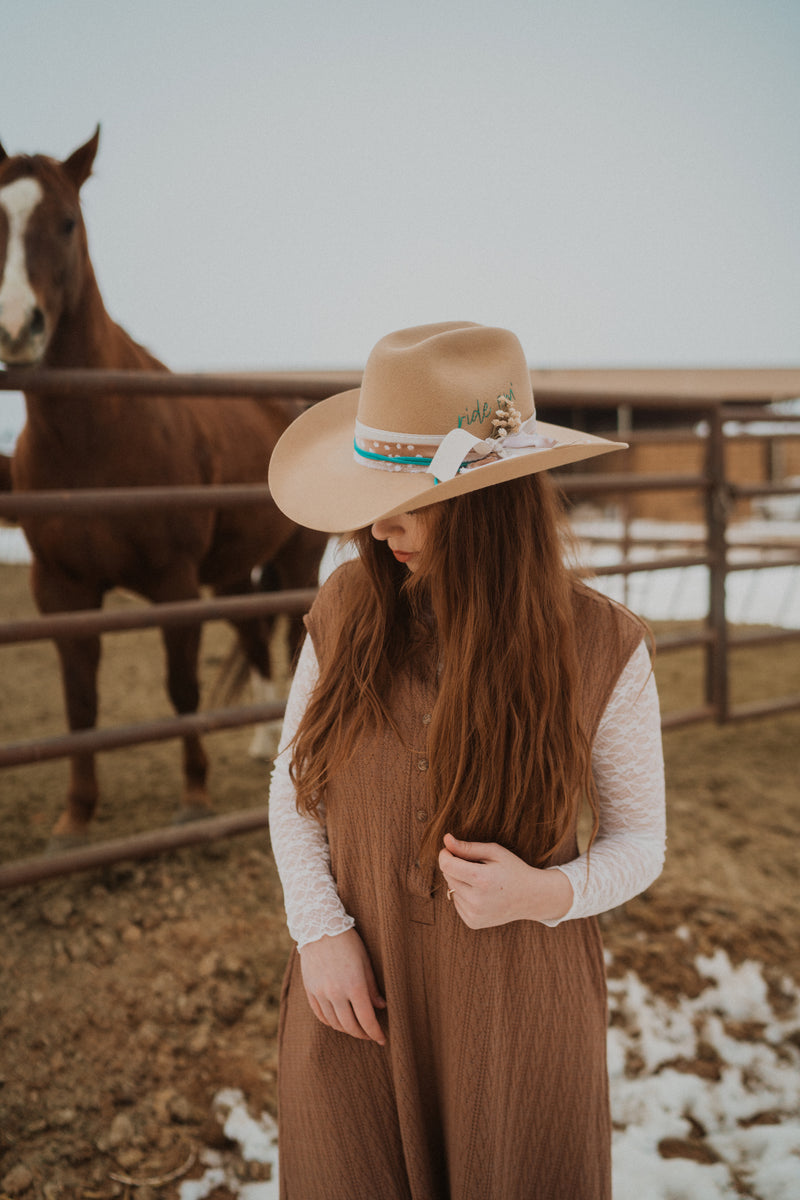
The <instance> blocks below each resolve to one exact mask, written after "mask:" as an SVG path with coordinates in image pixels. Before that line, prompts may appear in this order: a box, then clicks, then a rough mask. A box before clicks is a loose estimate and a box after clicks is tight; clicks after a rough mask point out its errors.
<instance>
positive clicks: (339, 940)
mask: <svg viewBox="0 0 800 1200" xmlns="http://www.w3.org/2000/svg"><path fill="white" fill-rule="evenodd" d="M300 969H301V972H302V975H303V985H304V987H305V989H306V995H307V996H308V1002H309V1004H310V1005H311V1009H312V1011H313V1013H314V1016H315V1017H317V1018H318V1019H319V1020H320V1021H321V1022H322V1024H323V1025H328V1026H330V1028H331V1029H337V1030H338V1031H339V1033H349V1034H350V1036H351V1037H355V1038H364V1039H371V1040H372V1041H373V1042H377V1043H378V1044H379V1045H381V1046H384V1045H385V1044H386V1038H385V1036H384V1033H383V1030H382V1029H381V1027H380V1025H379V1024H378V1018H377V1016H376V1014H375V1009H376V1008H386V1001H385V1000H384V998H383V996H382V995H381V994H380V992H379V991H378V985H377V984H376V982H375V975H374V973H373V970H372V963H371V962H370V961H369V955H368V954H367V951H366V947H365V946H364V943H363V942H362V940H361V938H360V937H359V935H358V934H357V933H356V931H355V929H348V930H347V931H346V932H345V933H337V934H336V935H335V936H334V937H330V936H328V935H326V936H325V937H321V938H319V940H318V941H316V942H308V943H307V944H306V945H305V946H303V949H302V950H301V951H300Z"/></svg>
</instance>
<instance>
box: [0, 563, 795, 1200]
mask: <svg viewBox="0 0 800 1200" xmlns="http://www.w3.org/2000/svg"><path fill="white" fill-rule="evenodd" d="M112 602H113V603H115V604H131V603H134V601H132V600H130V599H129V598H126V597H115V598H114V599H113V601H112ZM32 611H33V609H32V603H31V600H30V598H29V595H28V590H27V569H26V568H25V567H20V566H8V565H6V566H0V613H2V615H3V616H4V617H7V618H14V617H17V616H23V615H28V614H30V613H31V612H32ZM230 637H231V635H230V632H229V631H228V629H227V628H226V627H225V626H223V625H212V626H208V627H207V628H206V631H205V634H204V647H203V675H204V680H205V683H206V685H207V686H206V692H207V691H208V685H210V683H211V682H212V681H213V679H214V677H215V674H216V672H217V670H218V669H219V666H220V663H221V661H222V659H223V657H224V655H225V653H226V651H227V649H228V646H229V644H230ZM799 668H800V645H799V644H796V643H795V644H791V643H789V644H786V645H782V646H779V647H777V648H775V649H772V650H770V651H769V652H767V651H765V650H763V649H762V650H756V651H753V650H750V651H747V652H744V651H742V652H741V654H740V655H739V656H737V659H736V662H735V671H734V692H735V696H736V698H738V699H740V700H744V699H756V698H760V697H763V696H768V695H777V694H786V693H790V692H792V691H796V688H797V684H796V681H797V678H798V674H799V673H800V672H799ZM0 671H1V672H2V674H1V675H0V678H2V689H0V690H1V691H2V695H1V696H0V731H1V733H0V737H1V738H2V742H3V743H7V742H14V741H20V740H25V739H28V738H31V737H34V736H42V735H46V734H57V733H60V732H63V716H62V708H61V692H60V683H59V680H58V674H57V667H56V658H55V651H54V649H53V648H52V646H51V645H50V644H49V643H33V644H29V645H27V646H21V647H3V648H2V649H0ZM700 672H701V663H700V658H699V655H696V654H693V653H690V652H684V653H682V654H681V655H664V656H663V657H662V658H661V659H660V660H659V661H658V663H657V669H656V673H657V677H658V681H659V689H660V692H661V695H662V707H663V709H664V711H674V710H678V709H683V708H687V707H691V706H694V705H696V704H697V703H698V702H699V700H700V687H701V685H700V678H701V674H700ZM162 677H163V666H162V660H161V654H160V645H159V640H158V635H157V634H156V633H155V632H144V633H135V634H117V635H109V636H107V637H106V639H105V642H104V659H103V665H102V675H101V695H102V702H101V709H102V715H101V723H102V724H104V725H107V726H112V725H118V724H124V723H128V722H132V721H141V720H144V719H147V718H150V717H152V716H157V715H160V714H164V715H167V714H168V712H169V708H168V704H167V700H166V697H165V696H164V694H163V689H162V684H161V681H162ZM249 741H250V733H249V731H248V730H237V731H232V732H226V733H219V734H214V735H212V736H211V737H209V739H208V743H207V748H208V750H209V752H210V757H211V760H212V768H213V774H212V778H211V783H212V790H213V795H214V803H215V806H216V809H217V811H218V812H220V813H222V812H229V811H237V810H240V809H244V808H250V807H254V806H260V805H262V804H263V803H264V801H265V797H266V789H267V781H268V767H267V765H265V764H264V763H261V762H257V761H254V760H253V759H251V758H250V757H249V756H248V753H247V748H248V745H249ZM798 744H800V713H795V714H791V715H783V716H780V717H773V718H769V719H761V720H758V721H749V722H746V723H742V724H737V725H731V726H728V727H726V728H722V729H718V728H716V727H714V726H711V725H699V726H694V727H689V728H686V729H683V730H675V731H671V732H667V733H666V735H665V752H666V759H667V779H668V799H669V851H668V860H667V866H666V869H665V871H664V874H663V875H662V877H661V878H660V879H659V880H658V882H657V883H656V884H655V885H654V886H653V887H652V888H651V889H650V890H649V891H648V892H647V893H646V894H645V895H644V896H642V897H639V898H638V899H636V900H634V901H632V902H631V903H629V904H628V905H626V906H625V907H624V909H620V910H617V911H615V912H614V913H611V914H608V915H606V916H605V917H604V918H603V927H604V935H605V940H606V945H607V948H608V949H609V950H610V952H611V954H612V956H613V960H612V965H611V967H610V970H611V972H612V973H614V974H619V973H623V972H624V971H626V970H628V969H632V970H635V971H636V972H637V973H638V974H639V975H640V977H641V978H642V979H643V980H644V981H645V982H646V983H647V984H648V986H649V987H651V988H653V989H656V990H658V991H659V992H660V993H661V994H662V995H664V996H667V997H673V998H676V997H678V996H680V995H696V994H698V992H699V991H700V990H701V989H702V987H703V980H702V979H701V977H700V976H699V975H698V972H697V970H696V968H695V966H694V960H695V957H696V955H697V954H698V953H699V952H703V953H710V952H712V951H713V949H715V948H717V947H724V948H725V949H726V950H727V951H728V953H729V954H730V956H731V958H732V959H733V961H734V962H740V961H742V960H744V959H754V960H757V961H758V962H760V963H762V964H763V965H764V971H765V975H766V977H767V979H768V980H769V981H770V984H771V989H772V990H771V994H772V999H773V1002H774V1004H775V1006H776V1009H777V1010H780V1007H781V998H782V990H781V980H782V979H783V978H785V977H786V976H787V975H790V976H793V977H794V979H796V980H800V896H798V888H797V835H798V832H799V831H800V812H799V811H798V786H797V785H798V769H797V768H798V753H797V746H798ZM65 778H66V764H65V762H63V761H55V762H52V763H42V764H38V765H35V766H25V767H20V768H15V769H7V770H5V771H0V846H1V847H2V850H1V851H0V857H2V860H3V861H4V862H10V861H13V860H16V859H20V858H25V857H29V856H31V855H35V854H38V853H40V852H41V851H42V850H43V848H44V846H45V843H46V840H47V835H48V832H49V829H50V826H51V825H52V823H53V822H54V820H55V818H56V816H57V814H58V811H59V807H60V804H61V801H62V798H63V794H64V788H65ZM100 779H101V786H102V789H103V798H102V802H101V808H100V811H99V813H98V816H97V819H96V822H95V830H94V838H95V839H96V840H105V839H107V838H111V837H119V836H124V835H126V834H129V833H133V832H136V831H139V830H145V829H151V828H154V827H156V826H159V825H164V824H168V823H169V822H170V819H171V816H172V814H173V812H174V810H175V808H176V807H177V804H178V799H179V795H180V769H179V751H178V747H177V745H176V744H175V743H173V742H168V743H161V744H153V745H151V746H145V747H141V748H136V749H133V750H118V751H113V752H111V753H108V754H106V755H104V756H103V757H102V758H101V759H100ZM0 921H2V928H3V932H4V937H3V944H2V953H0V1114H2V1120H1V1121H0V1197H1V1196H2V1195H3V1194H5V1195H14V1196H16V1195H22V1196H25V1197H31V1198H32V1197H37V1198H38V1197H44V1198H46V1200H58V1198H61V1197H64V1198H67V1197H69V1198H71V1197H84V1198H86V1200H105V1198H106V1197H108V1198H111V1197H117V1196H125V1195H130V1196H134V1195H135V1196H136V1197H138V1198H139V1200H151V1198H152V1197H155V1196H158V1197H166V1198H167V1200H169V1198H172V1197H176V1196H177V1194H178V1193H177V1187H178V1184H177V1182H160V1181H161V1180H164V1179H165V1177H166V1176H168V1175H169V1174H170V1173H172V1172H174V1171H176V1170H177V1169H178V1168H180V1167H181V1165H182V1164H186V1163H187V1162H189V1161H190V1159H192V1158H193V1157H194V1156H196V1155H197V1154H199V1152H200V1151H201V1150H202V1148H203V1147H204V1146H213V1147H217V1148H218V1149H221V1150H223V1151H225V1152H226V1153H228V1154H229V1155H230V1156H231V1158H232V1159H233V1160H235V1161H234V1166H235V1167H236V1170H237V1172H238V1174H239V1176H240V1177H241V1178H242V1179H243V1180H246V1179H250V1178H254V1177H256V1176H257V1174H258V1170H259V1168H258V1166H257V1164H248V1163H245V1162H244V1161H240V1160H238V1159H236V1153H237V1152H236V1149H235V1147H234V1146H233V1145H232V1144H227V1143H226V1142H225V1139H224V1137H223V1135H222V1133H221V1130H220V1127H219V1126H218V1125H217V1123H216V1119H215V1118H214V1116H213V1113H212V1106H211V1101H212V1098H213V1096H214V1095H215V1093H216V1092H217V1091H218V1090H219V1089H220V1088H222V1087H234V1088H240V1089H241V1090H242V1092H243V1093H244V1095H245V1097H246V1098H247V1101H248V1104H249V1106H250V1109H251V1111H252V1112H253V1113H255V1114H257V1113H259V1112H260V1111H262V1110H264V1109H265V1110H268V1111H270V1112H272V1113H274V1112H275V1078H276V1044H275V1035H276V1026H277V1016H278V996H279V989H280V982H281V976H282V973H283V968H284V963H285V960H286V956H287V953H288V950H289V939H288V936H287V934H286V932H285V929H284V927H283V912H282V907H281V893H280V887H279V884H278V880H277V877H276V873H275V867H274V863H273V860H272V857H271V854H270V850H269V843H268V838H267V834H266V832H264V833H263V834H262V833H256V834H248V835H246V836H243V837H238V838H233V839H230V840H228V841H226V842H223V843H219V844H217V845H214V846H209V847H205V848H198V849H191V850H182V851H178V852H174V853H171V854H169V855H165V856H162V857H160V858H156V859H152V860H149V861H147V862H143V863H123V864H119V865H116V866H112V867H107V868H102V869H97V870H93V871H90V872H86V873H84V874H80V875H75V876H72V877H68V878H62V879H56V880H51V881H48V882H45V883H43V884H40V885H38V886H25V887H19V888H16V889H11V890H8V891H5V892H0ZM679 930H681V933H680V934H679V933H678V931H679ZM199 1174H201V1168H200V1166H199V1165H196V1166H194V1167H189V1169H188V1171H187V1172H186V1174H185V1176H184V1177H186V1178H191V1177H192V1176H193V1175H199ZM115 1176H116V1177H117V1178H115ZM125 1180H128V1182H125ZM131 1181H135V1185H134V1183H133V1182H131ZM148 1181H149V1182H148ZM229 1195H230V1193H229V1192H227V1191H224V1190H221V1189H218V1190H217V1191H216V1192H215V1193H214V1196H215V1198H216V1200H222V1198H223V1197H226V1196H229Z"/></svg>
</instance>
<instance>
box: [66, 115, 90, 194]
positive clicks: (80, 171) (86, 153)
mask: <svg viewBox="0 0 800 1200" xmlns="http://www.w3.org/2000/svg"><path fill="white" fill-rule="evenodd" d="M99 144H100V126H99V125H98V126H97V128H96V129H95V131H94V133H93V134H92V136H91V137H90V138H89V140H88V142H86V144H85V145H83V146H80V147H79V148H78V149H77V150H73V152H72V154H70V156H69V158H65V159H64V161H63V163H62V164H61V165H62V167H63V168H64V170H65V171H66V173H67V175H68V176H69V177H70V179H71V180H72V182H73V183H74V184H75V187H76V188H77V189H78V191H80V189H81V188H82V187H83V185H84V184H85V183H86V180H87V179H88V178H89V176H90V175H91V173H92V163H93V162H94V156H95V154H97V147H98V145H99Z"/></svg>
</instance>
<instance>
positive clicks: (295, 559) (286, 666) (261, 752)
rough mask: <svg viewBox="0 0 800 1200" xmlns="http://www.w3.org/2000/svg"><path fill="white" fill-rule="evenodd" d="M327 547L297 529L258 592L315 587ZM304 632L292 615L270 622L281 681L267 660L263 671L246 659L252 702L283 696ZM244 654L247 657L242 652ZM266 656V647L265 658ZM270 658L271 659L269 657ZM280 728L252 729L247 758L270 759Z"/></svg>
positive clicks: (319, 537) (278, 724) (317, 536)
mask: <svg viewBox="0 0 800 1200" xmlns="http://www.w3.org/2000/svg"><path fill="white" fill-rule="evenodd" d="M327 544H328V535H327V534H322V533H318V532H317V531H315V530H313V529H303V528H301V527H300V526H298V527H297V529H296V530H295V532H294V533H293V534H292V536H291V537H290V538H289V540H288V541H287V542H285V543H284V545H283V546H282V547H281V548H280V550H279V551H278V553H277V554H276V555H275V556H274V558H273V559H272V561H271V562H269V563H268V564H267V565H266V566H265V567H264V570H263V573H262V584H261V586H262V589H263V590H264V591H271V592H274V591H288V590H290V589H292V590H293V589H295V588H310V587H316V586H317V584H318V583H319V566H320V560H321V558H322V555H323V553H324V551H325V547H326V545H327ZM304 632H305V626H304V624H303V618H302V617H301V616H298V615H296V614H295V615H291V616H287V617H279V618H277V620H273V621H271V622H270V634H273V633H274V635H275V637H276V638H277V637H279V636H280V637H281V638H282V640H283V641H284V642H285V649H284V652H283V654H279V655H278V656H277V657H278V658H279V659H280V660H281V661H280V675H281V680H280V682H278V681H277V680H276V679H275V678H274V675H275V671H274V666H275V665H276V664H273V663H272V661H271V660H270V658H269V657H268V658H267V664H266V669H265V670H263V669H261V668H260V667H259V665H258V663H257V662H255V661H254V659H253V658H252V657H250V656H249V655H248V657H249V658H250V662H251V665H252V666H253V668H254V669H253V670H252V671H251V684H252V690H253V696H254V699H256V700H257V701H259V702H264V703H266V702H268V701H270V700H277V699H279V697H280V693H281V692H285V690H286V687H285V685H286V681H287V680H289V679H290V678H291V676H292V672H293V670H294V666H295V663H296V661H297V655H298V653H299V651H300V644H301V642H302V639H303V634H304ZM240 636H241V635H240ZM274 649H275V646H274V644H273V646H272V650H273V651H274ZM245 653H247V649H246V648H245ZM269 653H270V647H269V645H268V646H267V655H268V656H269ZM273 657H275V656H274V655H273ZM282 685H283V686H282ZM282 728H283V721H282V720H275V721H267V722H265V723H264V724H262V725H258V726H256V728H255V731H254V734H253V740H252V742H251V744H250V754H251V755H252V756H253V757H254V758H274V757H275V754H276V753H277V750H278V744H279V741H280V735H281V730H282Z"/></svg>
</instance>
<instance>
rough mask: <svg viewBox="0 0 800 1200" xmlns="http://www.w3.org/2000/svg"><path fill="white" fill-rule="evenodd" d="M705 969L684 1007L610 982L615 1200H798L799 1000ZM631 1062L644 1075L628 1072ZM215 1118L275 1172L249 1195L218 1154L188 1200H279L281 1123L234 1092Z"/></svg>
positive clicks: (788, 988)
mask: <svg viewBox="0 0 800 1200" xmlns="http://www.w3.org/2000/svg"><path fill="white" fill-rule="evenodd" d="M695 965H696V967H697V969H698V971H699V973H700V974H701V975H702V976H703V977H704V978H705V979H707V980H708V986H707V987H706V988H704V990H703V991H702V992H701V993H700V995H699V996H697V997H695V998H693V999H690V998H687V997H684V998H682V999H680V1000H679V1001H678V1003H676V1004H670V1003H668V1002H667V1001H666V1000H663V999H662V998H661V997H659V996H655V995H653V994H652V993H651V992H650V990H649V989H648V988H647V987H646V986H645V985H644V984H643V983H642V981H641V980H640V979H639V978H638V977H637V976H636V975H635V974H633V973H632V972H628V974H626V975H625V976H624V978H622V979H610V980H609V986H608V990H609V1009H610V1015H611V1025H610V1027H609V1031H608V1068H609V1079H610V1085H611V1112H612V1119H613V1122H614V1135H613V1147H612V1154H613V1177H614V1197H615V1200H643V1197H645V1198H646V1200H734V1198H735V1197H737V1196H740V1195H741V1194H742V1193H741V1185H742V1184H744V1185H746V1187H747V1188H748V1189H749V1190H748V1191H747V1193H746V1194H747V1195H749V1196H751V1197H753V1198H754V1200H797V1197H798V1196H800V1047H799V1046H798V1036H797V1035H798V1027H799V1026H800V994H798V991H797V988H796V987H795V986H794V984H793V983H791V981H789V980H788V979H787V980H785V981H784V984H783V989H784V992H785V994H786V999H787V1007H788V1009H789V1011H788V1014H787V1015H785V1016H782V1017H777V1016H776V1015H775V1013H774V1012H773V1009H772V1006H771V1004H770V1000H769V994H768V989H767V985H766V981H765V980H764V977H763V975H762V972H761V968H760V966H759V965H758V964H757V963H753V962H745V963H742V964H741V965H739V966H734V965H733V964H732V963H731V961H730V959H729V958H728V956H727V954H725V953H724V951H722V950H717V951H716V952H715V953H714V954H713V955H710V956H707V957H703V956H698V958H697V959H696V960H695ZM732 1022H749V1023H751V1024H750V1025H749V1026H748V1032H749V1033H750V1037H749V1039H745V1038H744V1037H734V1036H733V1032H732V1029H731V1025H730V1024H729V1023H732ZM726 1025H727V1028H726ZM701 1043H702V1047H701ZM709 1047H710V1048H711V1051H712V1052H713V1053H715V1054H716V1055H717V1056H718V1060H719V1066H720V1069H719V1072H718V1074H719V1078H713V1077H712V1078H708V1077H706V1076H705V1075H701V1074H698V1073H695V1072H693V1071H692V1070H691V1069H690V1065H691V1063H692V1062H693V1061H695V1060H697V1059H699V1058H700V1057H701V1053H700V1052H701V1049H702V1050H703V1055H704V1058H705V1060H706V1061H707V1060H708V1053H709V1050H708V1048H709ZM632 1059H633V1060H635V1062H636V1064H638V1065H637V1066H636V1067H630V1068H629V1067H628V1063H629V1061H631V1060H632ZM687 1067H688V1068H689V1069H687ZM712 1074H713V1073H712ZM215 1108H216V1110H217V1112H218V1114H219V1115H220V1118H221V1119H222V1120H223V1121H224V1131H225V1134H226V1136H227V1137H229V1138H231V1139H232V1140H234V1141H236V1142H237V1143H238V1144H239V1147H240V1154H241V1157H242V1158H243V1159H244V1160H245V1161H256V1162H269V1163H271V1164H272V1178H271V1179H270V1180H269V1182H267V1183H243V1182H241V1181H240V1180H238V1179H237V1178H236V1176H235V1174H234V1173H233V1171H232V1170H230V1169H226V1167H225V1166H224V1164H223V1161H222V1157H221V1156H220V1155H219V1154H216V1153H212V1152H207V1153H206V1155H205V1157H204V1159H203V1163H204V1165H205V1166H206V1168H207V1169H206V1173H205V1175H204V1176H203V1178H202V1179H199V1180H187V1181H185V1182H184V1183H183V1184H181V1187H180V1200H204V1197H206V1196H208V1195H209V1194H210V1193H211V1192H212V1191H213V1190H214V1188H215V1187H223V1186H224V1187H226V1188H227V1189H228V1190H229V1191H230V1192H231V1193H232V1194H233V1195H234V1196H237V1197H238V1198H239V1200H277V1196H278V1154H277V1129H276V1126H275V1123H274V1121H273V1120H272V1118H271V1117H270V1116H269V1115H268V1114H266V1113H262V1114H261V1116H260V1117H259V1118H258V1119H256V1118H254V1117H253V1116H252V1115H251V1114H250V1113H249V1112H248V1110H247V1106H246V1104H245V1101H244V1098H243V1096H242V1094H241V1092H239V1091H236V1090H233V1089H224V1090H223V1091H221V1092H219V1093H218V1095H217V1096H216V1098H215ZM666 1138H673V1139H677V1142H678V1143H679V1144H680V1143H682V1144H683V1146H684V1147H686V1148H687V1149H688V1150H689V1151H691V1149H692V1148H693V1147H695V1148H699V1149H701V1150H702V1151H703V1152H704V1153H703V1154H702V1155H701V1157H705V1158H706V1159H708V1161H695V1160H694V1159H693V1158H690V1157H667V1158H665V1157H662V1154H661V1152H660V1150H659V1146H660V1144H661V1143H663V1141H664V1139H666ZM715 1156H716V1161H714V1158H715Z"/></svg>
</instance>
